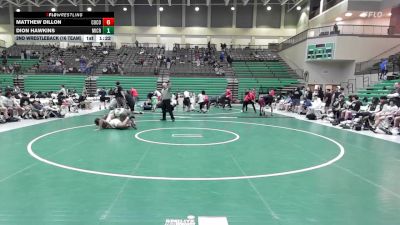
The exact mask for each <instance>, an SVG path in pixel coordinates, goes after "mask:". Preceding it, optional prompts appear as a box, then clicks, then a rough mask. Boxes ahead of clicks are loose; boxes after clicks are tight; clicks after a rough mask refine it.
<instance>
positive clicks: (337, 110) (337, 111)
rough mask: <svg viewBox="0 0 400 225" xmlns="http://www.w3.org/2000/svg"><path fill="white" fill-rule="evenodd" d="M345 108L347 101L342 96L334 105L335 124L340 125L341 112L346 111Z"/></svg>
mask: <svg viewBox="0 0 400 225" xmlns="http://www.w3.org/2000/svg"><path fill="white" fill-rule="evenodd" d="M345 107H346V101H345V99H344V95H342V94H341V95H339V96H338V98H337V99H336V100H335V102H333V104H332V113H333V115H334V119H335V121H334V122H335V123H334V124H336V125H337V124H339V120H340V115H341V112H342V111H343V110H344V109H345Z"/></svg>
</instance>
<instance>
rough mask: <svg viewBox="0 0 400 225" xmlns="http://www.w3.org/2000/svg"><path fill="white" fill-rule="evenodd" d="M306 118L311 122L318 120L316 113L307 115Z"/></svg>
mask: <svg viewBox="0 0 400 225" xmlns="http://www.w3.org/2000/svg"><path fill="white" fill-rule="evenodd" d="M306 117H307V119H309V120H316V119H317V116H316V115H315V114H314V113H310V114H307V115H306Z"/></svg>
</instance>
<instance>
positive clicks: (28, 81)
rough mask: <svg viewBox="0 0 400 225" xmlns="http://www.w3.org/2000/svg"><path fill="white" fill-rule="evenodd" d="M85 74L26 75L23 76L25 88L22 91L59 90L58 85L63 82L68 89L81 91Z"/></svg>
mask: <svg viewBox="0 0 400 225" xmlns="http://www.w3.org/2000/svg"><path fill="white" fill-rule="evenodd" d="M85 78H86V76H80V75H76V76H74V75H65V76H62V75H54V74H46V75H27V76H25V79H24V81H25V88H24V91H26V92H29V91H33V92H38V91H41V92H49V91H59V90H60V85H62V84H64V85H65V87H66V88H67V89H69V90H76V91H77V92H78V93H80V92H82V90H83V87H84V86H85Z"/></svg>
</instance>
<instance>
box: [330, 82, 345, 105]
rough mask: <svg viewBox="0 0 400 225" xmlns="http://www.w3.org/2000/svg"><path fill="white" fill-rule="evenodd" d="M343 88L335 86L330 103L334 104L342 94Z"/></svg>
mask: <svg viewBox="0 0 400 225" xmlns="http://www.w3.org/2000/svg"><path fill="white" fill-rule="evenodd" d="M343 91H344V88H342V87H340V86H337V87H336V90H335V92H334V93H333V97H332V102H336V100H337V99H338V98H339V96H340V95H341V94H342V93H343Z"/></svg>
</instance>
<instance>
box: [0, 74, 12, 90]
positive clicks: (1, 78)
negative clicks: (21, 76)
mask: <svg viewBox="0 0 400 225" xmlns="http://www.w3.org/2000/svg"><path fill="white" fill-rule="evenodd" d="M7 86H10V87H13V86H14V84H13V75H11V74H0V89H1V90H2V91H4V89H5V88H6V87H7Z"/></svg>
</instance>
